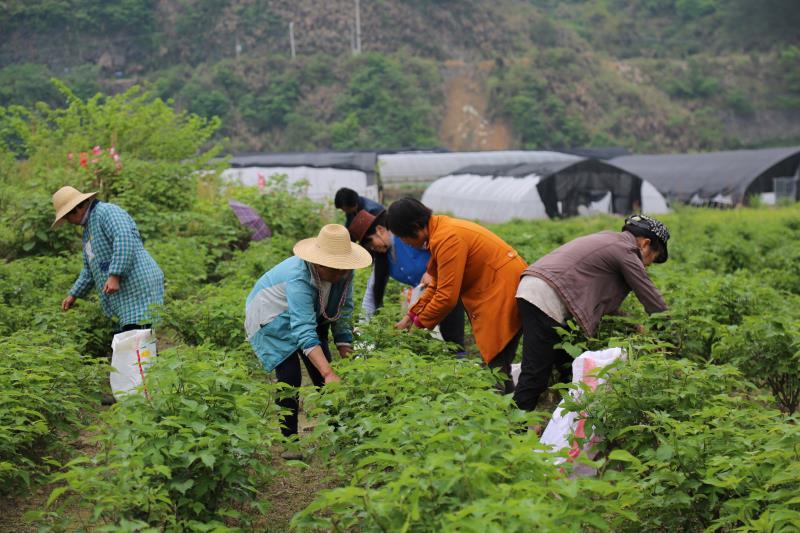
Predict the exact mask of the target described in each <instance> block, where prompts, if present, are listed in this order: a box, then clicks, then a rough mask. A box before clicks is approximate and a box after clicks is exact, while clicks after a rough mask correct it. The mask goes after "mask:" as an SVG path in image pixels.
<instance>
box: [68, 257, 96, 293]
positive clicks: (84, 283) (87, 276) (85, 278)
mask: <svg viewBox="0 0 800 533" xmlns="http://www.w3.org/2000/svg"><path fill="white" fill-rule="evenodd" d="M93 286H94V280H93V279H92V271H91V270H89V263H88V262H87V261H86V254H84V256H83V268H81V273H80V275H79V276H78V279H76V280H75V283H74V284H73V285H72V288H71V289H70V290H69V293H70V294H71V295H72V296H74V297H75V298H83V297H84V296H86V294H87V293H88V292H89V291H90V290H91V289H92V287H93Z"/></svg>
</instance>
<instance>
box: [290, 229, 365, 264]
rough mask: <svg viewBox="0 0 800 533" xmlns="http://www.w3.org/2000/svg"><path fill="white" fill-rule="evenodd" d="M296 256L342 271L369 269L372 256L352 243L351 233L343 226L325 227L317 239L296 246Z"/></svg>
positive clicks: (303, 241)
mask: <svg viewBox="0 0 800 533" xmlns="http://www.w3.org/2000/svg"><path fill="white" fill-rule="evenodd" d="M293 251H294V255H296V256H297V257H299V258H300V259H303V260H305V261H308V262H309V263H314V264H317V265H322V266H326V267H330V268H338V269H340V270H353V269H356V268H364V267H368V266H369V265H371V264H372V256H371V255H370V253H369V252H368V251H367V250H365V249H364V248H362V247H361V246H360V245H358V244H356V243H353V242H350V233H349V232H348V231H347V228H345V227H344V226H342V225H341V224H328V225H327V226H323V228H322V229H321V230H320V231H319V235H318V236H317V237H312V238H310V239H303V240H302V241H299V242H298V243H297V244H295V245H294V249H293Z"/></svg>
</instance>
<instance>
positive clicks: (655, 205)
mask: <svg viewBox="0 0 800 533" xmlns="http://www.w3.org/2000/svg"><path fill="white" fill-rule="evenodd" d="M642 213H645V214H647V215H663V214H664V213H669V207H668V206H667V200H666V198H664V195H662V194H661V193H660V192H658V189H656V188H655V187H654V186H653V184H652V183H650V182H649V181H646V180H642Z"/></svg>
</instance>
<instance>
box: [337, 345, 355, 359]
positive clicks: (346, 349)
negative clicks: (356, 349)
mask: <svg viewBox="0 0 800 533" xmlns="http://www.w3.org/2000/svg"><path fill="white" fill-rule="evenodd" d="M336 348H337V349H338V350H339V355H340V356H341V358H342V359H346V358H348V357H350V354H351V353H353V347H352V346H347V345H341V346H337V347H336Z"/></svg>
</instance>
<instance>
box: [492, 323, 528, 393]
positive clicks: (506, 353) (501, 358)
mask: <svg viewBox="0 0 800 533" xmlns="http://www.w3.org/2000/svg"><path fill="white" fill-rule="evenodd" d="M520 335H521V333H517V334H516V335H514V338H513V339H511V340H510V341H508V344H506V346H505V347H504V348H503V349H502V350H500V353H498V354H497V355H496V356H495V357H494V359H492V360H491V361H489V365H488V366H489V368H499V369H500V370H501V371H502V372H504V373H505V375H506V380H505V381H504V382H503V384H502V386H501V387H498V388H499V389H500V391H501V392H502V393H503V394H511V393H512V392H514V381H513V380H512V379H511V363H513V362H514V356H515V355H517V346H519V337H520Z"/></svg>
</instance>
